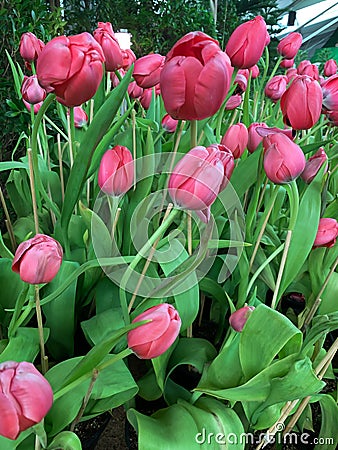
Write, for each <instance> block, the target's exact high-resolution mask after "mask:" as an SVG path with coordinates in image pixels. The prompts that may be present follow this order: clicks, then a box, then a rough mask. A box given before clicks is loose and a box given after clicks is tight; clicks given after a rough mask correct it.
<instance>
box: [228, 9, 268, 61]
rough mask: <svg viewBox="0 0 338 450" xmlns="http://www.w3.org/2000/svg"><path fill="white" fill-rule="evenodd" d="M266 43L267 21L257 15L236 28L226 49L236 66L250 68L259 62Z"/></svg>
mask: <svg viewBox="0 0 338 450" xmlns="http://www.w3.org/2000/svg"><path fill="white" fill-rule="evenodd" d="M266 45H267V29H266V23H265V21H264V19H263V17H261V16H257V17H255V18H254V19H252V20H249V21H248V22H245V23H242V24H241V25H239V27H237V28H236V29H235V30H234V32H233V33H232V35H231V36H230V38H229V41H228V43H227V45H226V48H225V51H226V53H227V54H228V55H229V57H230V60H231V64H232V65H233V66H234V67H238V68H239V69H248V68H249V67H252V66H254V65H255V64H257V62H258V61H259V59H260V57H261V56H262V54H263V50H264V48H265V46H266Z"/></svg>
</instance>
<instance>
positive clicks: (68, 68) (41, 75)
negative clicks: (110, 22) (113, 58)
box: [36, 33, 104, 107]
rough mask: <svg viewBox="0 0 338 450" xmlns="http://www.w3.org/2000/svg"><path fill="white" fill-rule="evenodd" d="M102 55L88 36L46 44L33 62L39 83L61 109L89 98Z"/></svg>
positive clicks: (97, 80) (100, 70)
mask: <svg viewBox="0 0 338 450" xmlns="http://www.w3.org/2000/svg"><path fill="white" fill-rule="evenodd" d="M103 62H104V55H103V51H102V48H101V46H100V44H98V42H96V40H95V39H94V38H93V36H92V35H91V34H89V33H81V34H77V35H75V36H69V37H66V36H58V37H56V38H54V39H52V40H51V41H49V42H48V43H47V44H46V46H45V47H44V49H43V51H42V52H41V54H40V56H39V58H38V62H37V68H36V72H37V76H38V80H39V83H40V84H41V86H42V87H44V88H45V89H46V91H47V92H54V93H55V94H56V96H57V100H58V101H59V102H60V103H62V104H63V105H65V106H69V107H71V106H80V105H82V103H84V102H86V101H87V100H89V99H90V98H92V97H93V95H94V94H95V92H96V91H97V89H98V87H99V85H100V82H101V79H102V75H103V68H102V64H103Z"/></svg>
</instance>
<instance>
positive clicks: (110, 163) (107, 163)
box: [98, 145, 134, 197]
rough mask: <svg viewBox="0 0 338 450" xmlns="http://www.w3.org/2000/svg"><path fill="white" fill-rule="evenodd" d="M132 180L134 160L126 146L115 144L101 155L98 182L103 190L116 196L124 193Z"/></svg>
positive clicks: (130, 185)
mask: <svg viewBox="0 0 338 450" xmlns="http://www.w3.org/2000/svg"><path fill="white" fill-rule="evenodd" d="M133 182H134V160H133V156H132V154H131V153H130V151H129V150H128V149H127V147H123V146H122V145H116V146H115V147H114V148H112V149H110V150H107V151H106V152H105V154H104V155H103V157H102V159H101V163H100V167H99V174H98V183H99V186H100V188H101V190H102V191H103V192H105V193H106V194H108V195H112V196H116V197H118V196H119V195H122V194H125V193H126V192H127V191H129V189H130V188H131V187H132V185H133Z"/></svg>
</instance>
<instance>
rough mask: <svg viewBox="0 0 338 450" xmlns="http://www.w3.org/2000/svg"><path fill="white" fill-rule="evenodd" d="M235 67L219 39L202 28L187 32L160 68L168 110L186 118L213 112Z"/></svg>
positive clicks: (200, 117)
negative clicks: (201, 29) (219, 43)
mask: <svg viewBox="0 0 338 450" xmlns="http://www.w3.org/2000/svg"><path fill="white" fill-rule="evenodd" d="M232 71H233V69H232V67H231V65H230V60H229V58H228V56H227V55H226V54H225V53H224V52H223V51H222V50H221V49H220V47H219V45H218V42H217V41H215V40H214V39H212V38H211V37H210V36H208V35H206V34H204V33H202V32H201V31H195V32H191V33H188V34H186V35H185V36H183V37H182V38H181V39H180V40H179V41H178V42H176V44H175V45H174V46H173V48H172V49H171V50H170V52H169V53H168V55H167V57H166V62H165V64H164V67H163V69H162V72H161V78H160V85H161V93H162V97H163V101H164V106H165V109H166V111H167V113H168V114H170V115H171V116H172V117H174V118H175V119H183V120H201V119H205V118H207V117H210V116H212V115H214V114H215V113H216V112H217V111H218V110H219V108H220V106H221V105H222V103H223V100H224V99H225V96H226V94H227V93H228V90H229V86H230V81H231V75H232Z"/></svg>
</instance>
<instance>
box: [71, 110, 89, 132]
mask: <svg viewBox="0 0 338 450" xmlns="http://www.w3.org/2000/svg"><path fill="white" fill-rule="evenodd" d="M87 122H88V116H87V113H86V111H85V110H84V109H83V108H81V106H75V108H74V125H75V128H82V127H84V126H85V125H87Z"/></svg>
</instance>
